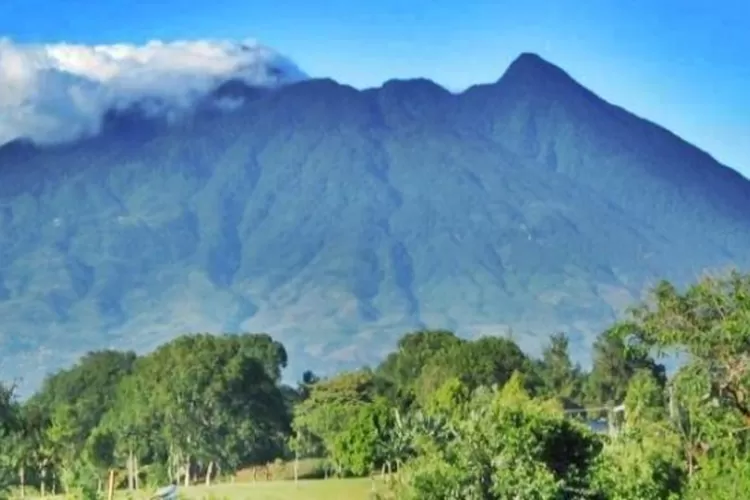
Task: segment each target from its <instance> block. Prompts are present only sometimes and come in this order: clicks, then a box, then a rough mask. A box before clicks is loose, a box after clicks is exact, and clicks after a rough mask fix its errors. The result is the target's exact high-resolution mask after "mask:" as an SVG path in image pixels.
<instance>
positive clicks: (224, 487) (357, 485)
mask: <svg viewBox="0 0 750 500" xmlns="http://www.w3.org/2000/svg"><path fill="white" fill-rule="evenodd" d="M375 487H376V491H378V492H379V493H380V494H385V492H386V488H385V486H384V485H383V482H382V481H380V480H376V481H375ZM178 491H179V493H180V496H181V497H182V498H186V499H191V500H222V499H229V500H245V499H248V500H370V499H371V498H374V496H373V495H372V492H371V491H372V482H371V481H370V479H367V478H365V479H309V480H301V481H299V482H298V483H297V484H295V483H294V481H283V480H281V481H257V482H247V483H234V484H231V483H224V484H216V485H213V486H209V487H206V486H191V487H189V488H179V490H178ZM152 493H153V491H151V490H144V491H141V492H138V494H135V495H132V496H131V495H128V493H127V492H125V491H118V492H117V493H116V494H115V498H116V499H118V500H126V499H128V498H132V499H134V500H143V499H147V498H149V496H150V495H151V494H152ZM14 498H17V497H14ZM39 498H41V497H32V496H27V497H26V499H27V500H32V499H39ZM63 498H65V497H63V496H55V497H53V496H47V497H45V500H62V499H63ZM385 498H388V497H385Z"/></svg>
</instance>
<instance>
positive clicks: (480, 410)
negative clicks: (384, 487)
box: [405, 375, 601, 499]
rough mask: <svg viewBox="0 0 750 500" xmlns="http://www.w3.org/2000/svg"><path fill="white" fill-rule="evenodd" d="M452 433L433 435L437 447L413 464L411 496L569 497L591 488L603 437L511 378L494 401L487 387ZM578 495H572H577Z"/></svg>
mask: <svg viewBox="0 0 750 500" xmlns="http://www.w3.org/2000/svg"><path fill="white" fill-rule="evenodd" d="M453 427H454V433H453V436H452V437H450V438H449V439H435V438H430V439H431V441H432V442H431V446H430V448H431V453H429V454H427V453H425V454H423V455H422V456H421V457H419V458H418V459H416V460H414V461H413V462H411V463H410V464H409V465H408V466H407V469H406V477H407V478H408V479H407V485H406V486H405V491H406V493H405V494H407V495H408V496H409V497H411V498H415V499H416V498H424V499H427V498H435V499H459V498H468V499H494V498H498V499H499V498H511V497H514V496H517V495H520V497H521V498H540V499H553V498H563V497H564V495H565V494H566V492H574V491H578V490H580V489H581V488H584V487H586V485H587V477H586V472H587V470H588V468H589V467H590V465H591V464H592V463H593V460H594V459H595V457H596V456H597V453H598V452H599V450H600V448H601V443H600V442H599V440H598V438H596V437H595V436H594V435H592V434H591V433H590V432H589V431H587V430H586V429H585V428H583V427H581V426H579V425H578V424H576V423H575V422H572V421H570V420H568V419H566V418H565V417H564V416H563V415H562V414H560V413H555V412H550V411H549V410H548V409H547V407H546V406H545V405H543V404H541V403H540V402H538V401H535V400H533V399H532V398H531V397H530V396H529V395H528V394H527V393H526V392H525V389H524V382H523V378H522V377H521V376H519V375H514V376H512V377H511V379H510V381H509V382H508V384H507V385H506V387H504V388H503V390H502V391H499V392H497V393H496V394H495V395H494V396H492V397H491V399H490V400H489V404H488V400H487V397H486V396H485V395H484V394H482V395H479V396H477V398H476V399H475V400H474V402H473V404H472V406H471V408H470V410H469V411H468V413H467V414H466V416H465V417H464V418H463V419H461V420H458V421H455V422H454V425H453ZM571 498H572V497H571Z"/></svg>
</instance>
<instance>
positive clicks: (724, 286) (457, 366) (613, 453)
mask: <svg viewBox="0 0 750 500" xmlns="http://www.w3.org/2000/svg"><path fill="white" fill-rule="evenodd" d="M673 352H681V353H683V355H684V357H685V359H686V361H685V362H684V363H683V364H682V365H681V367H680V368H679V370H677V372H676V373H675V374H674V375H673V376H672V377H669V378H668V377H667V376H666V374H665V370H664V367H663V366H662V365H661V364H660V363H659V359H658V358H657V357H655V356H657V355H658V354H659V353H673ZM592 355H593V358H592V362H591V369H590V370H583V369H581V367H579V366H577V365H575V364H574V363H572V362H571V359H570V356H569V352H568V340H567V337H566V336H565V335H564V334H557V335H553V336H552V337H550V338H549V340H548V341H547V344H546V347H545V349H544V350H543V355H542V356H541V358H539V359H535V358H531V357H529V356H527V355H526V354H524V353H523V352H522V351H521V350H520V348H519V347H518V346H517V345H516V344H515V343H514V342H513V340H512V339H510V338H507V337H482V338H479V339H476V340H465V339H461V338H459V337H457V336H456V335H454V334H453V333H451V332H449V331H442V330H427V331H418V332H412V333H408V334H406V335H404V336H403V337H402V338H401V339H400V341H399V342H398V345H397V347H396V349H395V350H394V351H393V352H392V353H391V354H390V355H389V356H388V357H387V358H386V359H385V360H384V361H383V362H382V363H381V364H380V365H378V366H377V367H374V368H363V369H361V370H358V371H351V372H342V373H339V374H337V375H335V376H332V377H328V378H323V379H321V378H318V377H316V376H315V374H313V373H311V372H307V373H305V375H304V377H303V380H301V381H300V382H299V383H298V384H297V385H296V386H294V387H292V386H287V385H284V384H283V383H282V382H281V374H282V371H283V370H284V368H285V367H286V364H287V353H286V351H285V349H284V346H283V345H282V344H280V343H279V342H277V341H275V340H274V339H273V338H271V337H270V336H268V335H265V334H238V335H210V334H194V335H185V336H182V337H179V338H177V339H175V340H173V341H171V342H169V343H167V344H164V345H162V346H161V347H159V348H158V349H157V350H155V351H154V352H152V353H149V354H147V355H144V356H136V355H135V354H134V353H132V352H118V351H99V352H92V353H89V354H88V355H86V356H84V357H83V358H82V359H81V360H80V361H79V362H78V364H76V365H75V366H74V367H72V368H69V369H66V370H62V371H60V372H58V373H56V374H54V375H51V376H49V377H48V378H47V379H46V380H45V382H44V383H43V385H42V387H41V389H40V390H39V391H38V392H37V393H36V394H35V395H34V396H33V397H31V398H30V399H29V400H27V401H25V402H23V403H20V402H18V401H17V400H16V398H15V397H14V394H13V390H12V386H9V385H6V386H4V388H3V391H2V394H0V395H1V396H2V397H1V398H0V419H1V424H2V430H1V431H0V456H1V457H2V459H1V460H0V486H2V488H3V490H4V491H6V492H7V491H10V490H11V489H15V490H16V491H18V492H19V493H25V492H26V491H27V490H28V489H30V488H33V489H35V490H39V491H40V492H42V493H43V494H46V493H48V492H51V491H53V490H54V491H57V492H61V491H63V492H66V493H67V494H68V495H70V496H78V497H82V498H83V497H85V498H96V497H98V496H99V495H101V492H102V485H103V484H104V482H105V480H106V478H107V476H108V474H109V472H110V471H111V470H115V471H116V472H117V477H118V478H119V480H118V481H119V483H120V484H119V486H120V487H127V488H131V489H136V488H144V487H147V486H148V487H150V486H153V485H157V484H163V483H165V482H168V481H170V480H176V481H180V482H182V483H184V484H187V483H194V482H196V481H205V482H210V481H212V480H216V479H217V478H218V479H221V478H223V477H227V476H230V475H233V474H234V472H235V471H237V470H238V469H240V468H243V467H247V466H254V465H260V464H267V463H271V462H273V461H275V460H288V461H294V460H295V459H299V458H307V457H314V458H317V459H320V461H321V462H320V463H322V464H325V466H324V467H323V468H324V469H325V470H324V471H321V474H335V475H340V476H348V475H355V476H363V475H368V474H373V473H375V472H377V473H379V474H383V477H385V479H386V480H388V482H389V484H390V485H391V487H392V488H391V492H392V494H393V495H394V496H395V497H398V498H414V499H431V500H432V499H456V500H458V499H461V500H465V499H469V500H472V499H477V500H479V499H505V498H523V499H578V498H592V499H623V500H624V499H628V500H632V499H644V500H647V499H662V498H664V499H667V498H694V499H705V498H712V499H723V498H727V499H728V498H732V499H733V500H736V498H740V497H742V494H743V492H744V493H746V492H747V491H750V450H748V444H750V443H749V442H748V438H749V437H750V435H749V434H748V433H747V432H745V430H746V429H747V428H748V426H749V425H750V393H748V391H750V277H748V276H745V275H741V274H737V273H732V274H728V275H725V276H722V277H720V278H705V279H703V280H701V281H700V282H698V283H696V284H695V285H694V286H692V287H690V288H689V289H687V290H684V291H682V290H677V289H676V288H675V287H674V286H672V285H670V284H669V283H662V284H660V285H659V286H657V287H656V288H654V290H653V291H652V293H651V297H650V298H649V300H648V301H647V302H646V303H644V304H643V305H641V306H639V307H637V308H635V309H633V310H632V311H631V312H630V314H629V315H628V317H627V319H626V320H624V321H623V322H621V323H618V324H616V325H613V327H612V328H610V329H608V330H607V331H605V332H603V333H602V334H601V335H600V336H599V337H598V339H597V340H596V342H595V344H594V346H593V350H592ZM621 404H622V405H624V407H625V412H624V417H623V420H622V422H620V424H621V425H620V427H619V428H620V430H619V432H618V433H617V434H611V435H610V434H602V433H595V432H593V431H592V430H591V429H590V428H589V426H588V425H586V421H587V420H589V419H593V418H597V417H599V416H601V415H603V414H610V413H609V412H608V409H611V408H613V407H615V406H618V405H621ZM584 410H587V411H584Z"/></svg>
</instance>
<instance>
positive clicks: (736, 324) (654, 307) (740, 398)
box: [620, 271, 750, 426]
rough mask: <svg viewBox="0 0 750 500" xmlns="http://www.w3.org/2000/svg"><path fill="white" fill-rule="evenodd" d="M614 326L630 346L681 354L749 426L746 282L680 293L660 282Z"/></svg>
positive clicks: (721, 281)
mask: <svg viewBox="0 0 750 500" xmlns="http://www.w3.org/2000/svg"><path fill="white" fill-rule="evenodd" d="M649 299H650V300H649V301H647V302H646V303H644V304H641V305H640V306H638V307H636V308H634V309H633V310H632V312H631V319H630V320H629V321H628V322H627V323H625V324H623V325H621V326H620V329H621V330H622V331H624V333H625V335H626V337H627V338H628V340H629V341H630V342H631V344H632V346H634V347H636V348H638V349H640V350H641V351H643V350H645V349H654V350H656V351H658V352H659V353H675V354H683V355H684V356H686V357H687V359H688V363H689V364H691V365H695V366H697V367H700V368H701V369H702V370H704V371H705V373H706V374H707V376H708V377H709V383H710V388H709V391H710V395H709V394H707V399H715V400H716V401H717V402H718V403H719V404H721V405H723V406H725V407H727V408H731V409H732V410H733V411H735V412H737V413H738V414H739V415H741V416H742V418H743V419H744V421H745V422H746V425H748V426H750V328H748V326H747V325H748V324H750V276H749V275H743V274H740V273H738V272H736V271H735V272H731V273H729V274H727V275H726V276H721V277H712V276H706V277H704V278H703V279H702V280H700V281H699V282H698V283H696V284H694V285H693V286H691V287H689V288H688V289H687V290H685V291H684V292H680V291H678V290H677V288H676V287H675V286H674V285H672V284H671V283H669V282H666V281H664V282H661V283H660V284H659V285H657V286H656V287H655V288H654V289H653V290H652V291H651V294H650V297H649Z"/></svg>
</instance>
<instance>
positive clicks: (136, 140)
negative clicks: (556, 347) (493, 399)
mask: <svg viewBox="0 0 750 500" xmlns="http://www.w3.org/2000/svg"><path fill="white" fill-rule="evenodd" d="M748 248H750V182H748V181H747V180H746V179H745V178H743V177H742V176H740V175H739V174H738V173H736V172H735V171H733V170H731V169H729V168H726V167H724V166H722V165H720V164H718V163H717V162H716V161H715V160H714V159H712V158H711V157H710V156H709V155H708V154H706V153H704V152H702V151H700V150H698V149H697V148H695V147H694V146H692V145H690V144H688V143H686V142H685V141H683V140H681V139H680V138H678V137H676V136H675V135H673V134H672V133H670V132H669V131H667V130H665V129H663V128H661V127H659V126H657V125H655V124H653V123H650V122H648V121H646V120H643V119H641V118H638V117H636V116H634V115H632V114H630V113H628V112H627V111H626V110H623V109H621V108H618V107H616V106H614V105H612V104H609V103H607V102H605V101H604V100H602V99H600V98H599V97H597V96H596V95H595V94H593V93H592V92H590V91H589V90H587V89H585V88H584V87H582V86H581V85H579V84H578V83H576V82H575V81H574V80H573V79H572V78H571V77H570V76H568V75H567V74H566V73H565V72H564V71H563V70H561V69H560V68H558V67H556V66H554V65H552V64H550V63H548V62H546V61H544V60H543V59H541V58H540V57H538V56H536V55H532V54H523V55H521V56H520V57H519V58H518V59H517V60H516V61H515V62H513V64H512V65H511V66H510V67H509V68H508V70H507V71H506V73H505V74H504V75H503V76H502V78H501V79H500V80H499V81H498V82H496V83H493V84H489V85H480V86H476V87H473V88H471V89H469V90H467V91H465V92H463V93H461V94H452V93H449V92H448V91H446V90H444V89H443V88H441V87H439V86H438V85H436V84H434V83H432V82H430V81H427V80H409V81H397V80H394V81H390V82H388V83H386V84H384V85H383V86H382V87H380V88H377V89H369V90H365V91H358V90H355V89H353V88H351V87H348V86H344V85H340V84H338V83H336V82H334V81H331V80H309V81H304V82H301V83H296V84H292V85H288V86H284V87H282V88H280V89H277V90H267V89H266V90H261V89H253V88H249V87H247V86H245V85H244V84H242V83H241V82H238V81H231V82H227V83H226V84H224V85H222V86H221V87H220V88H219V89H217V90H216V92H214V93H213V94H212V95H211V96H209V97H208V98H206V100H205V101H203V102H202V103H200V105H198V106H197V107H196V109H195V111H194V112H193V113H192V114H191V115H190V116H188V117H183V118H182V119H181V120H179V121H178V122H177V123H168V122H167V120H166V119H161V118H159V117H158V116H154V115H153V114H149V113H144V112H140V111H139V109H138V108H137V107H134V108H129V109H126V110H118V111H112V112H111V113H109V114H108V115H107V117H106V118H105V122H104V126H103V129H102V132H101V133H100V134H99V135H97V136H96V137H93V138H90V139H86V140H81V141H78V142H76V143H73V144H66V145H60V146H54V147H44V148H41V147H35V146H34V145H33V144H30V143H28V142H26V141H16V142H14V143H10V144H7V145H6V146H4V147H2V148H1V149H0V318H2V321H1V322H0V342H2V351H0V352H2V365H0V366H2V374H3V375H4V376H5V377H14V376H23V377H24V380H25V381H26V383H27V384H32V385H36V383H38V381H39V379H40V377H41V376H42V375H43V374H44V372H45V370H51V369H54V368H57V367H59V366H60V365H63V364H68V363H71V362H73V361H74V360H75V358H77V356H78V355H80V354H81V353H82V352H84V351H87V350H91V349H97V348H104V347H123V348H132V349H136V350H147V349H151V348H153V347H155V346H156V345H157V344H159V343H161V342H164V341H166V340H167V339H169V338H172V337H174V336H176V335H177V334H180V333H183V332H197V331H212V332H220V331H265V332H268V333H271V334H273V335H274V336H276V337H277V338H278V339H279V340H281V341H282V342H284V344H285V345H286V346H287V348H288V349H289V351H290V357H291V361H292V373H291V374H290V376H296V374H298V373H299V372H300V371H301V370H304V369H307V368H312V369H314V370H317V371H319V372H321V373H325V372H326V371H329V370H332V369H334V368H338V367H342V366H349V365H353V364H357V365H358V364H361V363H365V362H376V361H378V360H379V358H380V356H382V355H383V354H384V353H386V352H387V351H389V350H390V349H391V348H392V347H393V343H394V341H395V339H396V338H397V337H398V336H399V335H401V334H402V333H404V332H405V331H407V330H410V329H414V328H419V327H422V326H428V327H443V328H452V329H455V330H456V331H457V332H459V333H460V334H462V335H466V336H471V335H475V334H479V333H497V334H507V333H508V331H509V330H512V333H513V335H515V338H516V339H517V340H518V341H519V342H520V344H521V345H522V347H524V348H526V349H527V350H529V351H532V352H534V351H536V350H537V349H538V347H539V345H540V343H541V342H542V341H543V339H544V338H546V336H547V335H548V334H549V333H551V332H557V331H566V332H569V333H570V334H571V336H572V339H573V345H574V347H575V348H576V349H577V350H578V352H579V354H580V355H581V357H582V358H583V355H585V354H586V351H587V349H588V347H589V345H590V341H591V339H592V336H593V335H595V334H596V333H598V331H599V330H600V329H601V328H603V327H604V326H606V325H607V324H608V323H609V322H611V321H612V320H613V318H614V317H615V315H616V314H618V312H619V311H621V310H622V309H623V308H624V307H626V306H627V305H629V304H631V303H632V302H633V301H634V300H637V299H638V298H639V297H640V296H641V293H642V291H643V289H644V287H645V286H648V285H649V284H650V283H653V282H654V281H655V280H656V279H658V278H661V277H666V278H670V279H673V280H676V281H678V282H681V283H684V282H686V281H690V280H692V279H694V278H695V276H696V275H697V274H699V273H701V272H702V271H703V270H705V269H716V268H722V267H726V266H729V265H736V266H739V267H741V268H747V267H748V265H749V264H750V253H748V251H747V249H748Z"/></svg>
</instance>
